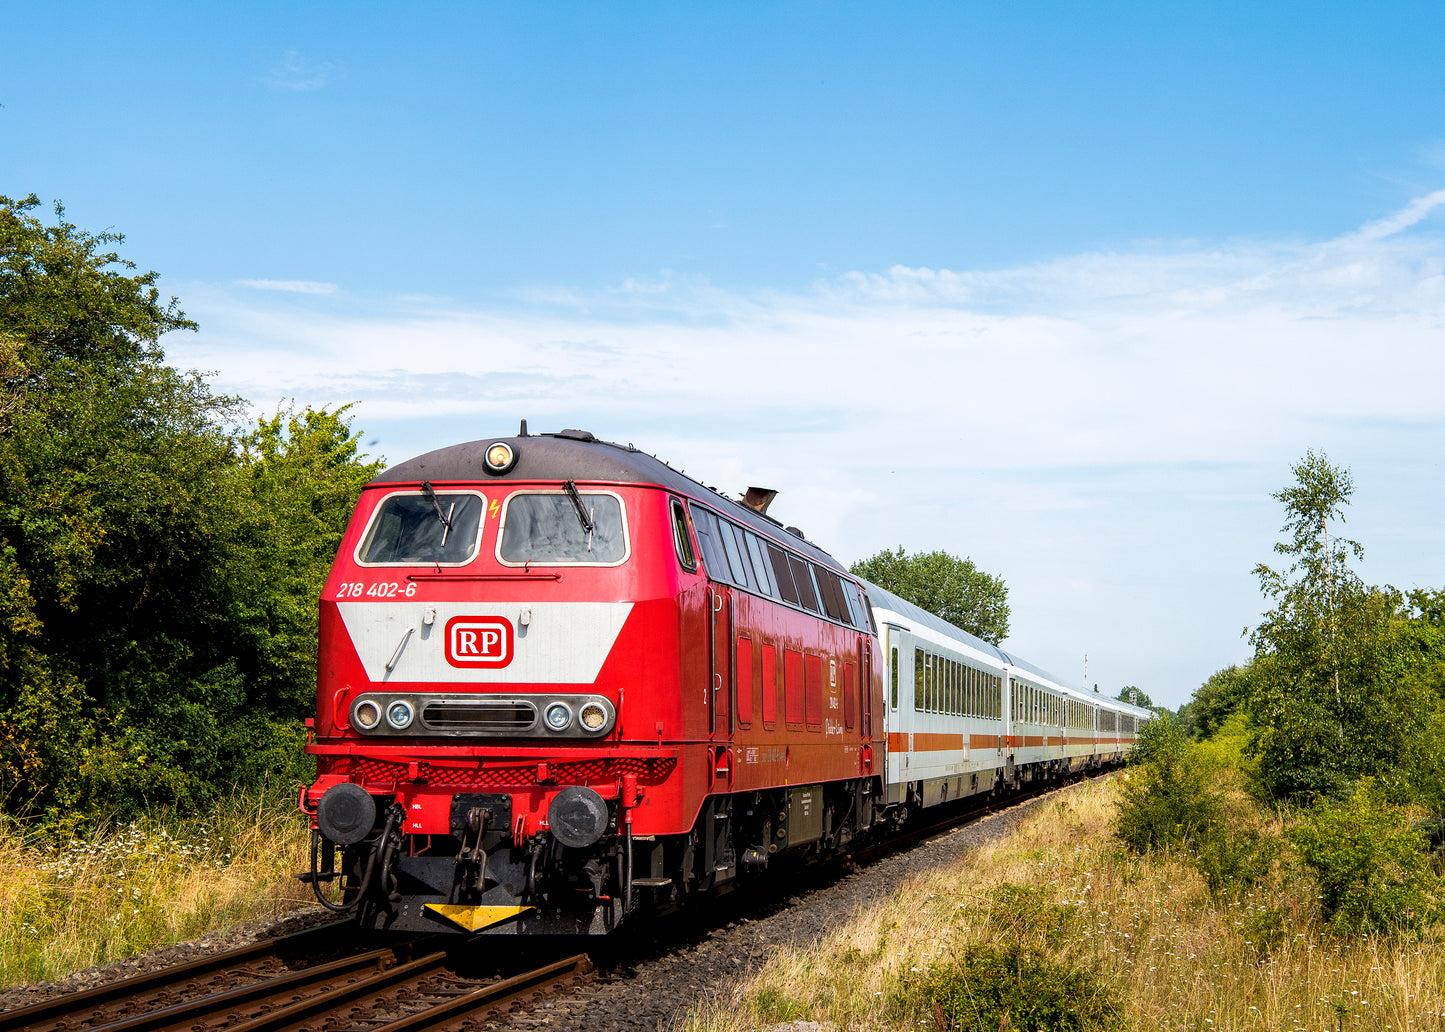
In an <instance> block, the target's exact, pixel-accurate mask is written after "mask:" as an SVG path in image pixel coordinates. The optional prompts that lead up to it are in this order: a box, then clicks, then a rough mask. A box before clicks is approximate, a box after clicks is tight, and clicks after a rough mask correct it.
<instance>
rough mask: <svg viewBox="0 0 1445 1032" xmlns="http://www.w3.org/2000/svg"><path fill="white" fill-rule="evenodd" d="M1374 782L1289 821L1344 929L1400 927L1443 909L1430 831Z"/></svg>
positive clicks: (1327, 906)
mask: <svg viewBox="0 0 1445 1032" xmlns="http://www.w3.org/2000/svg"><path fill="white" fill-rule="evenodd" d="M1405 817H1406V815H1405V812H1404V810H1403V809H1402V808H1401V807H1398V806H1394V805H1391V804H1390V803H1389V802H1388V801H1386V800H1385V798H1384V795H1383V793H1382V792H1381V791H1380V789H1379V787H1378V786H1377V785H1375V784H1374V783H1373V782H1370V781H1366V782H1364V783H1362V784H1361V786H1360V787H1359V789H1358V790H1357V791H1356V792H1355V794H1354V795H1353V796H1352V797H1351V798H1349V799H1348V800H1346V801H1345V802H1343V803H1329V802H1326V803H1321V804H1320V805H1318V806H1316V807H1315V808H1314V810H1313V811H1311V812H1310V814H1309V815H1308V816H1307V817H1306V819H1305V820H1304V821H1303V822H1302V823H1300V824H1299V825H1297V826H1296V827H1294V828H1293V829H1291V831H1290V838H1291V839H1292V840H1293V841H1294V844H1295V847H1296V849H1297V850H1298V851H1299V856H1300V859H1301V860H1302V861H1303V862H1304V864H1305V865H1306V866H1307V867H1308V868H1309V869H1310V870H1311V872H1313V874H1314V877H1315V880H1316V881H1317V882H1318V884H1319V888H1320V907H1321V909H1322V910H1323V912H1324V916H1325V918H1326V919H1327V920H1328V921H1329V923H1330V924H1331V926H1333V927H1334V928H1335V929H1336V930H1337V931H1341V932H1385V933H1390V932H1400V931H1407V930H1413V929H1418V928H1420V927H1421V926H1422V925H1423V924H1425V923H1426V922H1427V921H1428V920H1430V919H1431V918H1432V917H1434V916H1437V914H1438V911H1437V907H1436V896H1437V894H1438V889H1439V883H1438V881H1437V879H1436V878H1435V877H1434V875H1433V874H1432V872H1431V870H1430V861H1429V854H1428V852H1427V842H1426V838H1425V835H1424V834H1423V833H1422V832H1421V831H1419V830H1416V829H1413V828H1411V827H1409V826H1408V824H1407V823H1406V819H1405Z"/></svg>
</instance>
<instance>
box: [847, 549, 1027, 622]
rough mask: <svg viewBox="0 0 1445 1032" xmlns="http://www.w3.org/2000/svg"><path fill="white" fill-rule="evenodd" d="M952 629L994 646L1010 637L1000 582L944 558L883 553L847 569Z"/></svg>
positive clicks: (944, 555) (1005, 594)
mask: <svg viewBox="0 0 1445 1032" xmlns="http://www.w3.org/2000/svg"><path fill="white" fill-rule="evenodd" d="M849 569H850V570H851V572H852V573H853V575H854V576H856V577H862V578H863V579H865V580H869V581H872V582H873V583H874V584H877V585H878V586H879V587H882V588H886V589H887V590H889V591H891V592H893V593H894V594H895V595H898V596H899V597H901V598H905V599H907V600H908V601H909V602H912V603H913V604H914V605H916V606H919V607H920V608H923V609H926V610H928V611H929V612H930V613H934V614H936V615H938V616H940V617H942V618H943V619H945V620H947V621H948V622H949V623H951V624H953V625H954V626H955V627H962V628H963V629H964V630H965V631H968V632H969V633H970V634H973V635H976V636H977V637H980V638H982V639H983V640H984V641H987V642H992V643H993V644H995V645H997V644H998V643H999V642H1001V641H1003V639H1005V638H1007V637H1008V618H1009V606H1008V588H1007V587H1006V586H1005V585H1004V582H1003V578H1001V577H995V576H993V575H992V574H988V573H985V572H983V571H982V570H980V569H979V568H978V567H976V566H975V565H974V564H973V561H972V560H971V559H967V558H965V559H960V558H958V557H957V556H955V555H950V554H948V553H947V552H915V553H913V554H912V555H909V554H908V553H906V552H904V550H903V546H902V545H900V546H898V549H897V551H889V550H888V549H886V548H885V549H884V550H883V551H881V552H879V553H878V554H877V555H874V556H871V557H869V558H867V559H863V560H861V561H859V562H856V563H854V564H853V565H852V566H851V567H849Z"/></svg>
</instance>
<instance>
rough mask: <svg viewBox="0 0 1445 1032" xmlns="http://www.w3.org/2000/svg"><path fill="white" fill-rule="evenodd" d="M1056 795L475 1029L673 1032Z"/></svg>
mask: <svg viewBox="0 0 1445 1032" xmlns="http://www.w3.org/2000/svg"><path fill="white" fill-rule="evenodd" d="M1065 791H1067V789H1065ZM1053 798H1055V794H1054V793H1048V794H1047V795H1044V796H1041V797H1038V798H1035V799H1032V800H1028V801H1026V802H1022V803H1017V804H1015V805H1013V806H1008V807H1006V808H1002V809H1000V810H998V811H996V812H994V813H991V814H988V815H986V816H984V817H982V818H980V819H978V820H976V821H973V822H971V823H969V824H966V825H964V826H962V827H960V828H957V829H955V830H953V831H951V832H947V833H944V834H942V835H940V836H938V837H937V838H933V839H929V840H927V841H924V842H922V843H920V844H918V845H917V846H914V847H913V848H911V849H909V850H907V851H906V852H901V853H896V854H894V855H892V856H889V857H885V858H884V859H881V860H877V861H874V862H872V863H870V864H868V865H866V866H864V867H860V868H857V869H855V870H853V871H852V872H851V873H849V874H847V875H845V876H844V877H842V878H838V879H836V880H835V881H833V882H832V883H831V884H828V885H824V886H822V887H819V888H814V889H811V890H809V891H804V892H800V893H799V894H797V895H794V896H791V897H788V898H785V899H782V900H779V901H778V902H777V903H776V905H775V906H774V907H773V908H772V909H771V912H770V913H766V914H749V915H748V916H740V917H738V918H737V919H736V920H733V921H730V922H728V923H726V924H721V925H720V926H714V927H713V928H712V930H710V931H707V932H705V933H701V934H699V935H696V936H694V937H693V938H692V939H691V940H690V941H689V940H687V939H683V938H682V937H680V936H677V937H675V936H665V937H663V939H662V941H660V942H659V943H658V946H657V950H656V952H655V953H653V954H649V955H647V956H643V957H638V958H637V959H635V960H634V961H633V962H632V963H630V964H628V965H627V966H625V967H623V968H622V969H621V970H619V971H615V972H603V973H602V974H600V975H599V976H598V977H597V978H596V979H594V980H593V981H592V982H590V983H589V984H587V985H586V986H585V987H583V988H582V989H581V990H579V991H576V992H573V993H569V994H565V995H564V994H557V995H553V996H549V997H548V998H546V1000H544V1001H543V1002H542V1003H541V1004H539V1005H538V1006H537V1007H535V1008H533V1009H531V1010H529V1011H525V1012H521V1013H518V1012H513V1013H512V1014H510V1015H507V1016H504V1017H501V1018H498V1019H495V1020H494V1021H492V1022H488V1023H483V1024H479V1025H478V1026H476V1027H477V1028H479V1029H502V1028H511V1029H574V1028H575V1029H586V1030H587V1032H618V1030H628V1032H633V1030H639V1029H646V1030H648V1032H670V1030H673V1029H676V1028H678V1027H679V1026H680V1025H681V1023H682V1018H683V1016H684V1015H685V1014H686V1012H687V1010H688V1008H689V1007H691V1006H692V1005H693V1004H694V1003H696V1002H698V1001H708V1000H722V999H725V998H726V997H727V994H729V993H730V992H731V991H732V990H733V989H734V988H735V987H736V986H737V984H738V983H739V982H740V981H741V980H743V979H745V978H747V977H749V976H751V975H752V974H754V973H755V972H757V971H758V970H760V969H761V968H762V966H763V965H764V964H766V963H767V962H768V960H769V959H770V958H771V957H772V955H773V953H774V951H775V950H776V949H777V948H778V947H779V946H807V945H811V944H812V943H814V942H817V941H818V940H819V939H820V938H822V937H823V936H824V935H826V934H827V933H828V932H830V931H831V930H832V929H833V928H835V927H836V926H838V925H840V924H842V923H843V922H845V921H847V920H848V919H849V918H851V917H852V916H853V915H855V914H856V913H858V912H859V911H860V910H863V909H865V908H868V907H871V906H875V905H878V904H881V903H883V902H885V901H886V900H887V899H888V898H889V897H890V896H891V895H892V893H893V891H894V890H895V889H896V888H897V887H898V885H899V884H901V883H902V881H903V879H904V878H905V877H906V876H907V875H909V874H911V873H912V874H916V873H920V872H923V871H927V870H929V869H931V868H933V867H937V866H941V865H945V864H949V863H952V862H953V861H955V860H956V859H958V857H960V856H961V855H963V854H964V853H966V852H968V851H969V850H970V849H975V848H977V847H979V846H982V845H984V844H986V843H989V842H993V841H995V840H997V839H1001V838H1003V837H1005V836H1007V835H1008V834H1009V833H1010V832H1011V831H1013V829H1014V828H1015V827H1016V826H1017V825H1018V823H1019V821H1020V820H1021V819H1022V818H1023V816H1024V815H1025V814H1026V813H1027V812H1028V811H1029V809H1030V808H1031V807H1033V806H1036V805H1038V804H1039V803H1042V802H1046V801H1048V800H1050V799H1053ZM723 905H726V904H723ZM776 1032H829V1030H828V1029H827V1027H826V1026H822V1025H818V1024H817V1023H815V1022H801V1023H799V1022H789V1023H785V1024H783V1025H781V1026H778V1027H777V1028H776Z"/></svg>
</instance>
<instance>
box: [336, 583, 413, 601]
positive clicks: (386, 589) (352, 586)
mask: <svg viewBox="0 0 1445 1032" xmlns="http://www.w3.org/2000/svg"><path fill="white" fill-rule="evenodd" d="M415 594H416V585H415V584H407V585H405V586H403V585H401V584H397V583H396V582H394V581H377V582H376V583H374V584H365V583H363V582H361V581H347V582H346V583H344V584H342V585H341V587H339V588H337V589H336V597H337V598H396V597H397V596H401V597H403V598H411V597H413V596H414V595H415Z"/></svg>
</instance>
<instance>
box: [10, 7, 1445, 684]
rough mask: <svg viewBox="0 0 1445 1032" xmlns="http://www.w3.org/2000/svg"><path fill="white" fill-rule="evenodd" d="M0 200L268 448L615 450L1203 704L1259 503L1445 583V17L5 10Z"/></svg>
mask: <svg viewBox="0 0 1445 1032" xmlns="http://www.w3.org/2000/svg"><path fill="white" fill-rule="evenodd" d="M6 26H7V35H8V36H9V37H10V38H11V40H12V41H13V43H12V45H11V46H8V47H7V53H6V62H5V63H4V65H3V66H0V104H3V105H4V106H3V108H0V193H4V194H7V195H9V196H23V195H25V194H27V193H30V192H31V191H34V192H36V193H37V194H39V195H40V196H41V197H42V198H44V199H46V200H47V201H48V200H51V199H60V200H63V201H64V202H65V203H66V205H67V207H68V212H69V216H70V218H71V219H72V220H73V221H75V222H76V223H78V224H79V225H81V226H83V227H86V228H89V229H92V230H99V229H103V228H114V229H117V230H120V231H122V232H124V233H125V234H126V236H127V242H126V246H125V253H126V254H127V256H128V257H130V258H132V259H133V260H134V261H136V262H137V263H138V264H139V265H140V266H141V267H143V268H154V269H157V270H158V271H160V272H161V274H162V281H161V283H162V288H163V290H164V291H166V292H167V293H174V294H176V295H178V296H179V297H180V298H181V301H182V303H183V306H184V307H185V308H186V310H187V311H188V313H189V314H191V315H193V316H194V317H196V318H197V319H198V320H199V321H200V323H201V327H202V328H201V332H200V333H199V334H195V335H184V336H177V337H174V338H172V339H170V340H169V341H168V342H167V346H168V350H169V353H170V355H171V357H172V359H173V360H174V361H175V362H177V363H178V364H181V365H183V366H188V367H190V366H194V367H198V368H201V369H206V370H214V371H215V381H216V383H217V385H218V386H219V387H220V388H222V389H224V390H228V391H235V392H239V393H241V394H243V395H245V396H246V397H247V398H249V399H251V401H252V402H253V403H254V404H255V405H256V406H257V409H258V411H270V410H274V408H275V407H276V406H277V404H279V403H280V402H281V401H282V399H288V398H294V399H296V401H297V403H299V404H308V403H309V404H318V405H319V404H338V403H343V402H347V401H355V402H356V403H357V406H356V409H355V412H356V425H357V426H358V427H360V428H362V429H363V430H364V431H365V432H366V436H367V439H368V441H374V442H375V443H374V444H373V445H372V449H373V451H375V452H378V453H381V454H384V455H385V456H387V457H388V458H390V459H394V460H399V459H402V458H405V457H407V456H409V455H411V454H414V453H416V452H418V451H422V450H426V449H428V448H432V447H438V446H441V445H444V444H447V443H452V442H454V441H457V440H464V439H472V438H476V437H481V436H487V435H491V434H494V433H498V432H503V431H511V430H512V429H513V428H514V427H515V425H516V422H517V420H518V419H519V418H522V417H526V418H528V419H529V421H530V424H531V426H532V427H533V428H534V429H559V428H561V427H563V426H585V427H587V428H590V429H592V430H594V431H595V432H597V433H598V434H599V435H601V436H604V437H607V438H610V439H616V440H624V441H635V442H636V443H637V444H639V445H640V446H645V447H647V448H648V449H649V450H655V451H657V452H658V453H659V454H661V455H662V456H663V457H665V458H667V459H669V460H671V461H672V462H673V463H674V464H676V465H679V466H681V467H683V468H685V469H687V470H688V471H689V472H690V473H692V474H694V475H696V476H699V477H701V478H702V479H704V480H706V481H707V482H708V483H712V484H717V485H718V486H720V487H722V488H724V489H726V490H729V491H733V492H737V491H740V490H741V489H742V488H744V487H746V486H747V485H748V484H750V483H764V484H767V485H768V486H772V487H775V488H778V489H780V491H781V494H780V496H779V499H778V502H777V503H775V505H776V507H777V511H778V512H779V513H780V514H781V515H783V516H784V517H785V518H786V519H787V521H788V522H791V523H796V524H798V525H800V526H802V527H804V528H805V529H806V530H808V531H809V533H810V535H811V536H812V537H813V538H814V539H815V540H817V541H818V542H819V543H820V544H821V545H823V546H824V547H826V548H828V549H829V550H831V551H833V552H834V553H835V554H837V555H838V556H839V557H840V558H841V559H843V560H844V561H845V562H846V561H851V560H853V559H856V558H860V557H862V556H865V555H868V554H870V553H871V552H873V551H876V550H877V549H879V548H882V547H886V546H890V545H898V544H902V545H904V546H905V547H907V548H910V549H932V548H945V549H947V550H949V551H953V552H957V553H959V554H967V555H970V556H972V557H973V558H974V559H975V560H976V561H977V562H978V563H979V564H980V565H981V566H983V567H984V568H985V569H988V570H990V571H991V572H995V573H998V574H999V575H1001V576H1003V577H1004V578H1005V579H1006V580H1007V581H1008V583H1009V585H1010V589H1011V600H1012V603H1013V606H1014V622H1013V625H1014V634H1013V636H1012V637H1011V639H1010V641H1009V643H1008V644H1010V645H1011V646H1013V647H1014V648H1015V649H1017V651H1019V652H1020V653H1021V654H1023V655H1026V656H1027V657H1028V658H1030V659H1033V660H1035V661H1036V662H1040V663H1042V664H1043V665H1045V666H1047V667H1049V668H1051V669H1054V670H1055V671H1056V672H1057V673H1059V674H1060V675H1062V676H1065V677H1066V678H1069V679H1072V680H1076V681H1077V680H1082V679H1083V677H1084V668H1083V657H1084V655H1085V653H1087V654H1088V655H1089V666H1088V680H1089V681H1090V683H1092V682H1095V681H1097V682H1099V684H1100V686H1101V688H1104V689H1106V690H1109V691H1111V692H1113V691H1116V690H1117V689H1118V688H1119V687H1120V686H1122V685H1124V684H1129V683H1135V684H1138V685H1140V686H1141V687H1143V688H1145V690H1146V691H1149V692H1150V693H1151V694H1153V695H1154V696H1155V697H1156V699H1158V700H1160V701H1164V702H1167V703H1168V704H1170V705H1177V704H1179V703H1181V702H1183V701H1185V700H1186V699H1187V698H1188V696H1189V694H1190V693H1191V692H1192V691H1193V689H1194V687H1195V686H1197V685H1198V683H1199V682H1200V681H1201V680H1202V679H1203V678H1204V677H1206V676H1208V674H1209V673H1211V672H1212V671H1213V670H1215V669H1217V668H1219V667H1220V666H1223V665H1227V664H1228V663H1230V662H1236V661H1239V660H1242V659H1243V658H1245V656H1247V654H1248V647H1247V644H1246V643H1245V642H1244V641H1243V640H1242V639H1241V638H1240V631H1241V629H1242V628H1244V627H1245V626H1249V625H1252V624H1253V623H1254V622H1256V621H1257V619H1258V615H1259V612H1260V610H1261V608H1262V601H1261V599H1260V597H1259V595H1258V592H1257V589H1256V586H1255V583H1254V580H1253V578H1252V577H1251V576H1250V569H1251V568H1252V566H1253V565H1254V563H1256V562H1258V561H1261V560H1267V559H1269V558H1270V551H1269V549H1270V545H1271V544H1272V543H1273V541H1274V540H1276V538H1277V532H1278V528H1279V524H1280V523H1281V514H1280V512H1279V509H1278V506H1277V504H1276V503H1274V502H1273V501H1272V500H1271V499H1270V498H1269V493H1270V492H1271V491H1273V490H1277V489H1278V488H1280V487H1282V486H1284V485H1285V483H1286V482H1287V481H1288V479H1289V466H1290V464H1291V462H1293V461H1295V460H1297V459H1298V458H1299V457H1300V456H1301V455H1302V454H1303V453H1304V450H1305V449H1306V448H1310V447H1313V448H1317V449H1324V450H1325V451H1327V452H1328V453H1329V454H1330V456H1331V457H1332V458H1333V459H1335V460H1336V461H1337V462H1340V463H1343V464H1346V465H1348V466H1350V467H1351V469H1352V470H1353V472H1354V475H1355V480H1356V483H1357V495H1356V504H1355V506H1354V507H1353V509H1352V511H1351V513H1350V523H1349V525H1348V527H1347V528H1346V529H1347V530H1348V531H1349V532H1350V533H1351V534H1352V535H1353V536H1355V537H1357V538H1359V539H1360V540H1361V541H1362V542H1363V543H1364V544H1365V547H1366V561H1365V564H1364V566H1363V568H1362V571H1361V572H1362V573H1363V575H1364V576H1365V577H1366V579H1367V580H1369V581H1371V582H1373V583H1387V582H1388V583H1393V584H1396V585H1400V586H1403V587H1411V586H1416V585H1420V586H1437V587H1438V586H1442V585H1445V544H1442V536H1441V534H1440V518H1439V513H1440V512H1441V503H1442V497H1441V488H1440V483H1441V481H1442V477H1441V470H1440V463H1439V460H1438V456H1439V455H1440V454H1441V445H1442V443H1445V391H1442V389H1441V385H1442V383H1445V348H1442V344H1445V339H1442V322H1445V239H1442V232H1441V231H1442V226H1445V193H1442V192H1441V191H1445V60H1442V57H1445V44H1442V43H1441V41H1442V40H1445V7H1442V6H1441V5H1438V4H1432V5H1425V4H1388V3H1386V4H1377V5H1370V6H1366V5H1357V4H1352V5H1346V4H1311V5H1303V4H1300V5H1294V4H1290V5H1284V4H1281V5H1244V4H1218V3H1215V4H1207V5H1205V4H1192V5H1186V4H1138V5H1126V4H1050V3H1037V4H1003V3H998V4H980V3H952V4H893V5H882V4H869V5H864V4H822V3H806V4H805V3H795V4H767V5H763V4H753V5H747V4H734V5H717V4H712V5H684V4H666V5H662V4H626V5H623V4H612V5H603V4H577V5H566V4H557V5H537V4H521V3H518V4H466V5H460V4H434V5H430V6H429V7H427V8H426V9H424V10H423V9H420V8H418V9H416V10H415V11H408V10H406V9H405V8H398V7H396V6H395V5H386V6H383V5H367V4H346V5H341V4H314V5H308V6H304V7H302V6H299V5H281V4H248V5H244V6H240V5H237V6H235V7H233V8H222V7H221V6H219V5H191V4H185V5H182V4H174V5H162V4H151V5H143V6H141V5H124V4H121V5H117V4H107V5H100V4H67V5H57V4H35V3H24V2H21V3H12V4H9V5H7V6H6Z"/></svg>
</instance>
